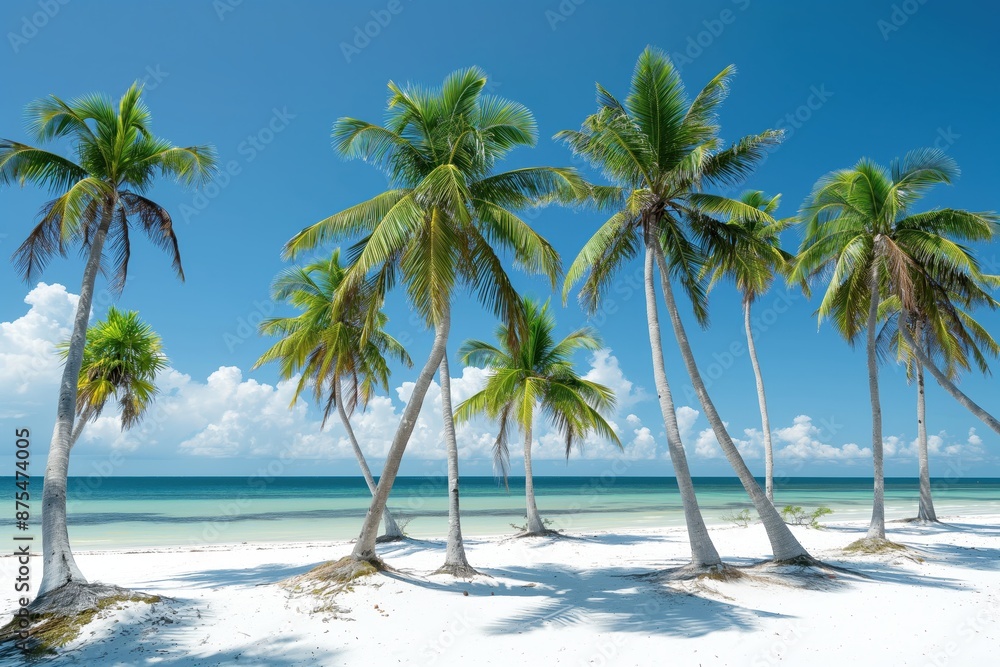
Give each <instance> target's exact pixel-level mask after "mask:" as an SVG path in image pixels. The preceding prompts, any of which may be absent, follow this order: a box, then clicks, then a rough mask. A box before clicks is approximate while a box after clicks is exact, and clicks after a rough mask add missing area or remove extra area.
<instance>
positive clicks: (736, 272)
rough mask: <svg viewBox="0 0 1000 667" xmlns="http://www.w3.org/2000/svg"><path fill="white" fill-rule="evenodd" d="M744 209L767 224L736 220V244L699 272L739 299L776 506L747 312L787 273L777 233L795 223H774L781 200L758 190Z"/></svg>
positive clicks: (767, 487) (767, 483)
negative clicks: (732, 287)
mask: <svg viewBox="0 0 1000 667" xmlns="http://www.w3.org/2000/svg"><path fill="white" fill-rule="evenodd" d="M739 201H740V202H741V203H743V204H746V205H747V206H752V207H753V208H755V209H757V210H759V211H763V212H764V213H767V214H768V216H771V219H766V218H760V217H758V216H756V215H754V216H746V215H744V214H739V215H736V216H734V217H732V218H730V220H729V221H728V223H727V224H729V225H730V226H733V227H736V228H737V233H736V234H734V239H735V240H736V242H735V243H729V244H724V245H721V246H720V247H718V248H717V249H716V252H714V253H712V254H711V255H709V257H708V258H707V263H706V264H705V266H704V269H703V271H704V272H705V273H706V274H707V275H709V276H710V277H711V283H710V285H715V283H717V282H718V281H720V280H722V279H723V278H731V279H732V280H733V282H734V283H735V284H736V289H737V290H739V292H740V294H741V295H742V296H743V326H744V328H745V329H746V335H747V350H748V351H749V353H750V364H751V365H752V366H753V373H754V378H755V379H756V380H757V402H758V404H759V405H760V420H761V425H762V430H763V434H764V492H765V493H766V494H767V499H768V500H770V501H771V503H772V504H773V503H774V449H773V446H772V443H771V420H770V418H769V417H768V413H767V396H766V394H765V393H764V377H763V376H762V375H761V372H760V362H759V361H758V359H757V346H756V345H755V343H754V339H753V324H752V318H751V313H750V311H751V308H753V304H754V302H755V301H757V299H759V298H760V297H761V296H763V295H764V294H766V293H767V291H768V290H769V289H770V288H771V285H772V283H773V282H774V277H775V274H783V273H786V272H787V268H788V261H789V260H790V259H791V255H789V254H788V253H787V252H785V251H784V250H782V249H781V232H782V231H784V230H785V229H787V228H788V226H789V225H790V224H792V223H793V222H794V221H795V219H794V218H787V219H784V220H775V219H773V216H774V213H775V211H777V210H778V205H779V204H780V203H781V195H775V196H773V197H768V196H766V195H765V194H764V193H763V192H761V191H760V190H750V191H747V192H745V193H743V194H742V195H741V196H740V197H739Z"/></svg>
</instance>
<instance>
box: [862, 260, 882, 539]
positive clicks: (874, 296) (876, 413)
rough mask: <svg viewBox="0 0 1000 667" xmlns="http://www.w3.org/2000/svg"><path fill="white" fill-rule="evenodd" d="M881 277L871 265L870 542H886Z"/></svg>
mask: <svg viewBox="0 0 1000 667" xmlns="http://www.w3.org/2000/svg"><path fill="white" fill-rule="evenodd" d="M878 304H879V275H878V262H877V261H876V262H875V263H874V264H873V265H872V286H871V300H870V302H869V306H868V331H867V335H868V344H867V347H868V390H869V393H870V394H871V402H872V462H873V463H874V473H875V489H874V490H875V497H874V500H873V502H872V521H871V524H870V525H869V526H868V535H867V536H866V537H867V538H868V539H879V540H884V539H885V470H884V467H883V461H882V402H881V400H880V399H879V393H878V356H877V351H876V348H875V339H876V331H875V327H876V326H878Z"/></svg>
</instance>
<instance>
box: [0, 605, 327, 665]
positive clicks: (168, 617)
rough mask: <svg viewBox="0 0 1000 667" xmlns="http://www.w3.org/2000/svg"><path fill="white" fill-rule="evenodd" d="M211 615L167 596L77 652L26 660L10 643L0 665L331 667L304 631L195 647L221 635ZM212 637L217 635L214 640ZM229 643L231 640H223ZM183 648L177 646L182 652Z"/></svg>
mask: <svg viewBox="0 0 1000 667" xmlns="http://www.w3.org/2000/svg"><path fill="white" fill-rule="evenodd" d="M213 616H214V614H213V613H211V612H209V611H207V610H206V609H205V606H204V604H203V603H202V602H201V601H199V600H194V599H186V598H172V599H171V600H170V601H169V602H164V603H161V604H159V605H157V607H156V608H155V609H152V610H151V612H150V613H148V614H142V615H141V616H140V617H138V618H125V617H123V618H121V620H120V622H118V623H116V624H115V625H114V631H113V634H111V635H105V636H102V637H101V638H99V639H98V638H91V639H89V640H88V641H87V643H86V644H84V645H83V646H81V647H80V648H77V649H74V650H72V651H68V652H62V653H60V654H58V655H56V656H43V657H39V658H33V659H29V658H27V657H26V656H25V655H24V654H23V653H22V652H21V651H20V650H18V649H17V648H15V647H14V646H12V645H8V646H5V647H4V650H3V651H0V667H8V666H10V667H15V666H16V667H28V666H33V665H38V666H39V667H44V666H47V665H87V666H96V665H108V666H109V667H110V666H111V665H116V666H121V667H125V666H126V665H128V666H133V665H135V666H138V665H156V666H157V667H217V666H218V667H230V666H236V665H244V666H245V665H268V667H293V666H296V667H297V666H301V665H334V664H338V663H337V660H336V659H337V656H338V653H337V652H336V651H330V650H326V649H323V648H322V647H320V646H317V644H316V642H314V641H310V639H311V638H310V637H309V636H307V635H306V634H304V633H296V632H292V633H282V634H281V635H275V634H274V633H268V636H264V637H259V638H256V639H255V638H254V637H252V636H250V635H246V637H242V636H241V635H242V634H246V633H241V635H240V636H237V637H235V638H234V637H232V636H226V637H225V638H224V643H225V644H226V646H225V647H222V648H213V647H207V646H203V645H199V642H200V641H203V640H204V641H208V640H209V639H210V638H211V636H212V635H218V634H219V633H222V632H223V631H222V630H220V629H218V628H214V627H213V622H214V619H213ZM216 639H217V637H216ZM229 640H232V641H229ZM182 647H183V648H182Z"/></svg>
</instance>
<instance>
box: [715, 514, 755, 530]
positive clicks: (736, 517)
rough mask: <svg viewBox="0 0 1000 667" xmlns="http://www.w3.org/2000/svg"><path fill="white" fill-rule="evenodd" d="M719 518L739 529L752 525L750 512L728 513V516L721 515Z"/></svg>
mask: <svg viewBox="0 0 1000 667" xmlns="http://www.w3.org/2000/svg"><path fill="white" fill-rule="evenodd" d="M719 518H720V519H722V520H723V521H728V522H729V523H735V524H736V525H737V526H739V527H740V528H746V527H747V526H749V525H750V524H751V523H753V515H751V514H750V510H743V511H742V512H739V513H736V512H730V513H729V514H723V515H722V516H720V517H719Z"/></svg>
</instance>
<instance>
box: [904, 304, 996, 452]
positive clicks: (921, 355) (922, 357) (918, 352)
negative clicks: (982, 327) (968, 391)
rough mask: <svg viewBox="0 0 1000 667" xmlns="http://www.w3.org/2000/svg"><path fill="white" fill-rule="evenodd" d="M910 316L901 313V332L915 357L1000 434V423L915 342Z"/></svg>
mask: <svg viewBox="0 0 1000 667" xmlns="http://www.w3.org/2000/svg"><path fill="white" fill-rule="evenodd" d="M909 316H910V315H909V313H908V312H907V311H905V310H901V311H900V313H899V331H900V333H901V334H903V339H904V340H905V341H906V344H907V345H909V346H910V348H911V349H912V350H913V354H914V356H916V358H917V360H918V361H919V362H920V364H921V366H923V367H924V368H926V369H927V370H929V371H930V372H931V375H933V376H934V379H935V380H937V382H938V384H939V385H941V386H942V387H943V388H944V390H945V391H947V392H948V393H949V394H951V397H952V398H954V399H955V400H956V401H958V402H959V403H961V404H962V405H963V406H964V407H965V409H967V410H968V411H969V412H971V413H972V414H974V415H975V416H976V417H978V418H979V419H980V420H981V421H982V422H983V423H984V424H986V425H987V426H989V427H990V428H991V429H993V430H994V431H996V432H997V433H1000V421H997V418H996V417H994V416H993V415H991V414H990V413H988V412H986V410H983V409H982V408H981V407H979V405H978V404H976V402H975V401H973V400H972V399H971V398H969V397H968V396H966V395H965V393H964V392H962V390H961V389H959V388H958V387H956V386H955V383H954V382H952V381H951V380H949V379H948V376H947V375H945V374H944V373H942V372H941V369H940V368H938V367H937V365H936V364H935V363H934V361H933V360H932V359H931V358H930V357H928V356H927V353H926V352H924V351H923V350H922V349H921V348H920V347H919V346H917V344H916V343H915V342H914V341H913V336H912V335H911V334H910V332H909V330H907V328H906V326H905V322H906V320H907V318H908V317H909Z"/></svg>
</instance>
